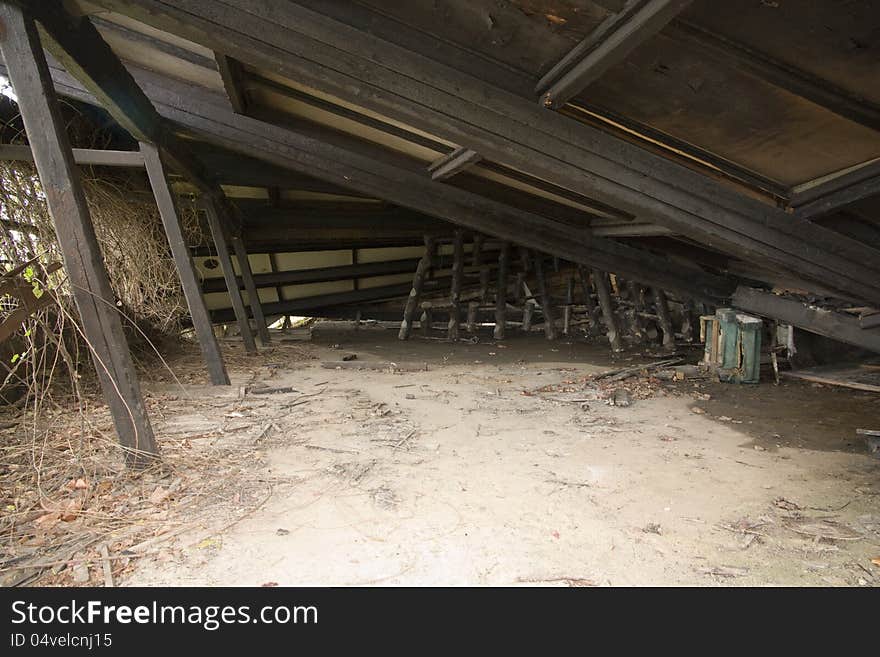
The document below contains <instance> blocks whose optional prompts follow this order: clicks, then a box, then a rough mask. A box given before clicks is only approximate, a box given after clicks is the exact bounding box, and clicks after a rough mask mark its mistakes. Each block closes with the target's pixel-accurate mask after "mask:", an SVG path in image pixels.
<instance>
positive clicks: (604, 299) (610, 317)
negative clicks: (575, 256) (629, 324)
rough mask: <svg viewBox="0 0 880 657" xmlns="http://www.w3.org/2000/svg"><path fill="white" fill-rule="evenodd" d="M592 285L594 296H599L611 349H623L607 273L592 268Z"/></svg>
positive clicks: (616, 350)
mask: <svg viewBox="0 0 880 657" xmlns="http://www.w3.org/2000/svg"><path fill="white" fill-rule="evenodd" d="M593 285H595V286H596V296H597V297H598V298H599V307H600V308H601V309H602V319H603V320H604V322H605V334H606V335H607V336H608V342H610V343H611V351H613V352H615V353H616V352H618V351H623V346H622V344H621V340H620V330H619V329H618V328H617V319H616V318H615V316H614V304H613V302H612V301H611V289H610V287H609V285H608V274H607V273H605V272H604V271H600V270H598V269H594V270H593Z"/></svg>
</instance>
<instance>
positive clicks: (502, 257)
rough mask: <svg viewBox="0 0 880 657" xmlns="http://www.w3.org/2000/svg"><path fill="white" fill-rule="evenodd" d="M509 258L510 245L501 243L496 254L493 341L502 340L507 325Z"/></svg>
mask: <svg viewBox="0 0 880 657" xmlns="http://www.w3.org/2000/svg"><path fill="white" fill-rule="evenodd" d="M509 257H510V244H509V243H507V242H502V243H501V251H500V252H499V253H498V290H497V292H496V294H495V339H496V340H503V339H504V329H505V328H506V325H507V261H508V259H509Z"/></svg>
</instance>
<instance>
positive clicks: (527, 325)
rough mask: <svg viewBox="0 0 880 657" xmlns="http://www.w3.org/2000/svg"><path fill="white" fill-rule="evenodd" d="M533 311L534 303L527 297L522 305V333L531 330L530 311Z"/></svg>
mask: <svg viewBox="0 0 880 657" xmlns="http://www.w3.org/2000/svg"><path fill="white" fill-rule="evenodd" d="M534 311H535V304H534V303H533V302H532V300H531V299H528V300H527V301H526V302H525V305H523V321H522V330H523V332H524V333H528V332H529V331H531V330H532V313H534Z"/></svg>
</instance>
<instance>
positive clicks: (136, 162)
mask: <svg viewBox="0 0 880 657" xmlns="http://www.w3.org/2000/svg"><path fill="white" fill-rule="evenodd" d="M0 160H11V161H16V160H17V161H24V162H33V161H34V155H33V153H31V149H30V147H29V146H23V145H20V144H0ZM73 160H74V162H76V163H77V164H79V165H83V166H102V167H124V168H128V169H143V168H144V158H143V156H142V155H141V154H140V153H139V152H138V151H111V150H101V149H99V148H74V149H73Z"/></svg>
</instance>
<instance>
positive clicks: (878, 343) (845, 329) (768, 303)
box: [733, 285, 880, 352]
mask: <svg viewBox="0 0 880 657" xmlns="http://www.w3.org/2000/svg"><path fill="white" fill-rule="evenodd" d="M733 306H734V308H739V309H742V310H744V311H746V312H749V313H754V314H755V315H762V316H764V317H769V318H771V319H775V320H778V321H781V322H785V323H786V324H791V325H792V326H797V327H798V328H802V329H804V330H805V331H810V332H811V333H817V334H819V335H824V336H825V337H827V338H831V339H833V340H839V341H840V342H846V343H848V344H852V345H855V346H857V347H862V348H863V349H869V350H871V351H876V352H880V329H863V328H862V327H861V326H860V325H859V320H858V318H856V317H853V316H851V315H846V314H844V313H839V312H834V311H832V310H826V309H824V308H818V307H815V306H811V305H809V304H807V303H804V302H802V301H799V300H797V299H791V298H786V297H784V296H780V295H778V294H772V293H770V292H765V291H764V290H759V289H756V288H751V287H745V286H742V285H741V286H739V287H738V288H737V289H736V291H735V292H734V294H733Z"/></svg>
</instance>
